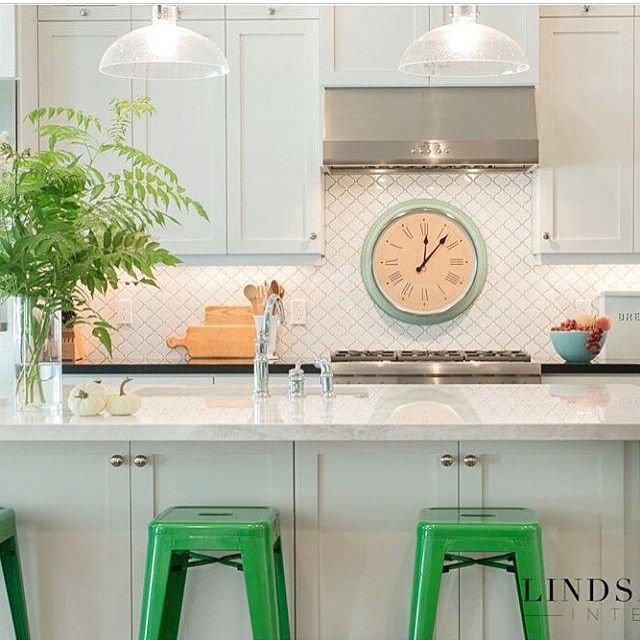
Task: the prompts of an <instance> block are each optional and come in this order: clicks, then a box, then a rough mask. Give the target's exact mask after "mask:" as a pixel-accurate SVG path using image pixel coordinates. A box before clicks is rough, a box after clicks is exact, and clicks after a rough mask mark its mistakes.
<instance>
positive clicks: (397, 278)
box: [389, 271, 404, 284]
mask: <svg viewBox="0 0 640 640" xmlns="http://www.w3.org/2000/svg"><path fill="white" fill-rule="evenodd" d="M403 280H404V278H403V277H402V274H401V273H400V272H399V271H394V272H393V273H390V274H389V282H390V283H391V284H398V283H399V282H402V281H403Z"/></svg>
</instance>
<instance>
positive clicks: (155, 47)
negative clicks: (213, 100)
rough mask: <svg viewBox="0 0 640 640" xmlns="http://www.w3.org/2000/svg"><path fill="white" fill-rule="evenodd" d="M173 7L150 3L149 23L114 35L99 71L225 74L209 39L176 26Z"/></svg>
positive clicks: (177, 76)
mask: <svg viewBox="0 0 640 640" xmlns="http://www.w3.org/2000/svg"><path fill="white" fill-rule="evenodd" d="M177 13H178V12H177V8H176V7H175V6H166V5H154V7H153V22H152V24H150V25H149V26H147V27H141V28H140V29H134V30H133V31H130V32H129V33H127V34H125V35H124V36H122V37H121V38H118V39H117V40H116V41H115V42H114V43H113V44H112V45H111V46H110V47H109V48H108V49H107V50H106V51H105V52H104V55H103V56H102V59H101V60H100V67H99V68H100V71H101V72H102V73H104V74H106V75H109V76H116V77H119V78H133V79H146V78H149V79H158V80H195V79H199V78H213V77H215V76H224V75H226V74H227V73H229V64H228V63H227V59H226V58H225V57H224V54H223V53H222V51H221V50H220V49H219V48H218V47H217V46H216V45H215V44H214V43H213V42H212V41H211V40H209V38H205V37H204V36H202V35H200V34H199V33H196V32H195V31H192V30H191V29H185V28H184V27H179V26H178V25H177V24H176V20H177Z"/></svg>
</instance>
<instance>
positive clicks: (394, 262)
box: [384, 258, 398, 267]
mask: <svg viewBox="0 0 640 640" xmlns="http://www.w3.org/2000/svg"><path fill="white" fill-rule="evenodd" d="M384 263H385V264H386V265H387V266H388V267H397V266H398V258H389V260H385V261H384Z"/></svg>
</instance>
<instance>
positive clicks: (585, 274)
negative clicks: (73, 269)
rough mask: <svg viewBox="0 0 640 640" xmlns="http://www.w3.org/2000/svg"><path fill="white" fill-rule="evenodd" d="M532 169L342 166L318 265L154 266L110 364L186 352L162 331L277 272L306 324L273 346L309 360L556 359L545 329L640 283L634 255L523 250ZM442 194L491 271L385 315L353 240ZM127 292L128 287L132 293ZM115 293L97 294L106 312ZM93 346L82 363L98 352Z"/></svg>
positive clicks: (527, 245)
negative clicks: (604, 294) (421, 312)
mask: <svg viewBox="0 0 640 640" xmlns="http://www.w3.org/2000/svg"><path fill="white" fill-rule="evenodd" d="M534 183H535V177H534V176H532V175H530V174H527V173H498V172H492V173H479V174H474V175H470V174H456V173H398V174H384V175H378V176H374V175H369V174H353V175H348V174H341V175H333V176H332V175H329V176H326V177H325V207H326V217H325V222H326V252H325V253H326V255H325V256H324V257H323V258H322V260H321V261H320V262H319V263H318V264H317V265H314V266H306V265H305V266H277V265H272V266H231V265H224V266H207V267H193V266H180V267H175V268H165V269H162V270H160V271H159V273H158V276H159V277H158V280H159V284H160V289H159V290H158V289H154V288H151V287H144V288H143V287H140V288H135V289H134V288H133V287H131V289H132V291H131V292H129V291H126V297H127V298H129V297H131V298H132V300H133V313H134V323H133V326H131V327H129V326H125V327H122V328H121V329H120V330H119V332H118V335H116V336H114V338H115V339H114V354H113V360H114V361H116V362H145V361H152V362H158V361H165V362H180V361H183V360H186V354H185V352H184V350H183V349H177V350H171V349H169V348H168V347H167V346H166V345H165V338H166V336H167V335H168V334H170V333H173V332H176V333H183V332H184V329H185V327H186V326H187V325H188V324H199V323H201V322H202V316H203V307H204V306H205V305H207V304H244V302H245V300H244V298H243V295H242V288H243V286H244V285H245V284H246V283H247V282H251V281H258V282H259V281H262V280H264V279H265V277H266V278H269V279H271V278H277V279H278V280H279V281H281V282H282V283H283V284H284V286H285V287H286V289H287V297H288V298H289V300H290V299H291V298H292V297H300V296H304V297H305V298H306V300H307V308H308V318H307V324H306V326H290V327H286V328H284V329H283V330H282V331H281V336H280V338H279V347H278V353H279V355H280V356H281V357H282V358H283V359H284V360H286V361H295V360H300V361H304V362H308V361H310V360H311V359H312V358H313V357H314V356H315V355H318V354H326V353H328V352H329V351H331V350H334V349H339V348H353V349H363V348H382V347H386V348H404V349H411V348H486V349H488V348H504V349H510V348H523V349H526V350H528V351H530V352H531V353H532V354H533V355H534V356H536V357H538V358H541V359H548V358H550V357H553V349H552V347H551V345H550V344H549V339H548V330H549V327H550V326H551V325H552V324H554V323H556V322H558V320H559V319H562V318H564V317H565V316H567V315H570V314H572V313H575V312H576V311H578V310H579V309H578V308H577V304H579V301H584V300H588V299H594V298H595V297H596V296H597V294H598V292H599V291H600V290H602V289H640V265H633V264H624V265H611V264H606V265H605V264H602V265H595V266H594V265H539V264H537V263H536V260H535V258H534V257H533V255H532V253H531V225H532V215H533V214H532V212H533V206H534V205H533V192H534V187H535V184H534ZM425 197H426V198H438V199H441V200H444V201H446V202H451V203H452V204H454V205H456V206H458V207H460V208H461V209H463V210H464V211H466V212H467V213H468V214H469V215H470V216H471V217H472V218H473V219H474V220H475V222H476V224H477V225H478V226H479V227H480V230H481V231H482V234H483V235H484V238H485V241H486V243H487V249H488V253H489V274H488V277H487V283H486V285H485V288H484V290H483V292H482V294H481V295H480V297H479V298H478V300H477V301H476V303H475V304H474V305H473V306H472V307H471V308H470V309H469V310H468V311H467V312H466V313H464V314H463V315H462V316H459V317H458V318H456V319H454V320H453V321H451V322H447V323H445V324H441V325H437V326H427V327H423V326H414V325H407V324H403V323H400V322H398V321H396V320H393V319H392V318H389V317H388V316H386V315H384V314H383V313H382V312H381V311H379V310H378V308H377V307H375V305H374V304H373V302H371V300H370V299H369V297H368V296H367V294H366V292H365V289H364V286H363V285H362V280H361V278H360V272H359V258H360V247H361V245H362V242H363V239H364V237H365V235H366V232H367V230H368V228H369V226H370V225H371V223H372V222H373V220H374V219H375V218H376V217H377V216H378V215H380V214H381V213H382V212H383V211H385V210H386V209H387V208H388V207H390V206H392V205H395V204H397V203H399V202H402V201H404V200H407V199H410V198H425ZM129 293H130V295H129ZM115 295H120V296H123V294H122V293H120V294H114V295H111V296H109V297H107V298H105V299H104V300H101V301H100V302H99V308H100V309H101V311H102V312H103V313H104V315H105V316H106V317H107V318H109V317H112V315H113V301H114V299H115ZM106 359H107V358H106V356H105V354H104V352H103V351H102V350H101V349H100V347H99V346H98V345H95V344H93V343H92V344H91V345H90V348H89V353H88V360H89V361H90V362H96V363H98V362H104V361H106Z"/></svg>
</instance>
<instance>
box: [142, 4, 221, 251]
mask: <svg viewBox="0 0 640 640" xmlns="http://www.w3.org/2000/svg"><path fill="white" fill-rule="evenodd" d="M189 8H190V9H192V8H191V7H189ZM145 9H146V12H147V13H148V11H149V8H148V7H145ZM145 24H148V22H140V23H134V24H133V26H134V28H136V27H142V26H145ZM185 24H186V26H187V27H188V28H189V29H193V30H194V31H196V32H197V33H200V34H202V35H204V36H206V37H207V38H209V39H211V40H212V41H213V42H215V43H216V44H217V45H218V46H219V47H220V48H221V49H223V50H224V38H225V35H224V21H222V20H194V21H189V22H187V23H185ZM225 89H226V80H225V79H224V78H211V79H208V80H205V81H204V82H203V81H202V80H181V81H180V82H177V83H173V82H167V81H166V80H148V81H136V82H134V83H133V92H134V95H136V96H143V95H148V96H149V97H150V98H151V101H152V102H153V104H154V106H155V108H156V112H155V113H154V114H153V115H152V116H150V117H148V118H145V119H143V120H136V121H135V122H134V132H133V142H134V144H135V146H136V147H138V148H139V149H144V150H145V151H146V152H147V153H149V154H150V155H151V156H152V157H153V158H155V159H156V160H159V161H160V162H164V163H166V164H167V165H169V166H170V167H171V168H172V169H173V170H175V171H176V173H177V174H178V178H179V179H180V180H181V181H182V183H183V184H184V186H185V187H186V189H187V193H188V194H189V196H191V197H192V198H195V199H196V200H198V201H199V202H200V203H201V204H202V206H203V207H204V208H205V209H206V211H207V215H208V218H209V219H208V220H206V219H204V218H202V217H201V216H199V215H198V214H197V213H196V212H195V211H190V212H189V213H186V212H179V211H176V210H175V208H174V207H173V206H172V208H171V209H170V213H171V214H172V215H173V216H174V217H175V218H177V219H178V221H179V224H176V223H173V222H170V223H168V224H167V225H166V226H165V227H160V228H158V229H157V230H156V232H155V236H156V237H157V238H158V240H159V241H160V242H161V243H162V245H163V246H164V247H166V248H167V249H169V250H170V251H172V252H173V253H176V254H177V255H180V256H188V255H211V254H224V253H226V251H227V192H226V142H225V117H226V107H225V96H226V91H225ZM160 208H162V202H161V201H160Z"/></svg>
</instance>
